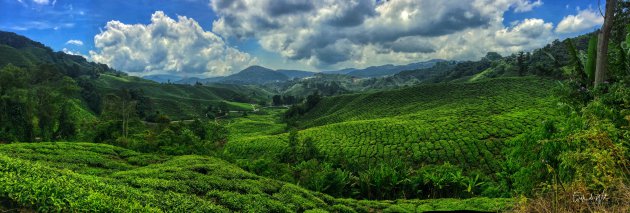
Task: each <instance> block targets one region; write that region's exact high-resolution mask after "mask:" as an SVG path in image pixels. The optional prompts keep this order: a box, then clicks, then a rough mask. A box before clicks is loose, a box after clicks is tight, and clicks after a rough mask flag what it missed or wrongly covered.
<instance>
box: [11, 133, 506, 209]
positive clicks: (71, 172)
mask: <svg viewBox="0 0 630 213" xmlns="http://www.w3.org/2000/svg"><path fill="white" fill-rule="evenodd" d="M0 181H1V182H2V183H3V184H2V186H1V187H0V204H1V205H0V210H3V211H4V210H10V209H15V208H20V209H22V210H23V211H28V209H32V210H36V211H42V212H47V211H68V212H233V211H240V212H305V211H307V212H308V211H311V212H328V211H330V212H374V211H386V212H400V211H404V212H416V211H429V210H479V211H498V210H505V209H507V208H510V206H511V205H512V200H511V199H487V198H475V199H470V200H463V201H458V200H451V199H444V200H422V201H421V200H399V201H388V202H375V201H357V200H351V199H336V198H333V197H331V196H328V195H324V194H321V193H315V192H311V191H308V190H304V189H302V188H300V187H298V186H295V185H293V184H287V183H283V182H280V181H276V180H272V179H269V178H264V177H260V176H257V175H253V174H250V173H248V172H245V171H243V170H242V169H240V168H238V167H236V166H233V165H231V164H229V163H227V162H226V161H224V160H220V159H217V158H213V157H203V156H194V155H188V156H165V155H155V154H141V153H137V152H134V151H131V150H126V149H123V148H118V147H114V146H110V145H104V144H94V143H63V142H59V143H36V144H19V143H17V144H10V145H0Z"/></svg>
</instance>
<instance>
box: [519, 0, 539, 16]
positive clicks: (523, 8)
mask: <svg viewBox="0 0 630 213" xmlns="http://www.w3.org/2000/svg"><path fill="white" fill-rule="evenodd" d="M542 5H543V2H542V1H541V0H536V1H535V2H530V1H517V2H515V6H514V12H517V13H522V12H529V11H531V10H533V9H534V8H535V7H540V6H542Z"/></svg>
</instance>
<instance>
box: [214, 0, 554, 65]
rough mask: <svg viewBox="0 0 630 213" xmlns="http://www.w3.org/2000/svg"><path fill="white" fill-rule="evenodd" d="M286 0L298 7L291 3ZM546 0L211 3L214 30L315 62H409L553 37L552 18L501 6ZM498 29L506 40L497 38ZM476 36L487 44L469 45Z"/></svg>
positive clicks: (524, 7) (471, 55)
mask: <svg viewBox="0 0 630 213" xmlns="http://www.w3.org/2000/svg"><path fill="white" fill-rule="evenodd" d="M288 5H293V6H295V8H297V10H299V11H292V10H289V9H287V7H288ZM540 5H542V2H541V1H540V0H536V1H530V0H470V1H461V0H441V1H432V0H390V1H376V0H322V1H307V0H211V3H210V6H211V7H212V9H213V10H214V11H215V12H216V13H217V15H218V17H219V18H218V19H217V20H215V21H214V23H213V32H216V33H218V34H219V35H221V36H223V37H225V38H229V37H232V38H238V39H244V38H255V39H257V40H258V42H259V43H260V45H261V47H262V48H264V49H265V50H268V51H272V52H276V53H279V54H280V55H281V56H282V57H284V58H286V59H290V60H295V61H301V62H303V63H306V64H307V65H311V66H315V67H331V66H332V67H343V66H370V65H377V64H379V63H407V62H412V61H418V60H422V59H430V58H438V57H441V58H446V59H457V60H462V59H477V58H480V57H482V56H483V55H485V52H483V51H486V50H492V51H497V52H504V53H505V52H508V51H511V50H514V49H518V50H520V49H525V48H530V47H531V46H532V44H533V43H536V44H537V43H539V41H547V40H549V38H548V37H549V36H551V35H552V33H550V32H551V31H552V28H553V27H552V25H551V24H550V23H545V22H544V21H542V20H524V21H522V23H519V24H518V25H517V26H511V27H505V26H504V25H503V24H502V22H503V14H504V13H505V12H507V11H510V10H513V11H514V12H526V11H530V10H532V9H533V8H535V7H538V6H540ZM550 26H551V29H550V28H549V27H550ZM495 37H498V38H499V39H501V40H503V42H498V41H494V40H495V39H494V38H495ZM524 38H529V39H531V40H529V41H528V40H524ZM509 39H516V40H518V41H508V40H509ZM445 42H454V43H445ZM469 42H477V43H469ZM478 43H482V44H485V45H488V46H487V47H482V48H479V49H467V48H463V47H466V46H477V44H478ZM443 56H444V57H443ZM455 57H458V58H455Z"/></svg>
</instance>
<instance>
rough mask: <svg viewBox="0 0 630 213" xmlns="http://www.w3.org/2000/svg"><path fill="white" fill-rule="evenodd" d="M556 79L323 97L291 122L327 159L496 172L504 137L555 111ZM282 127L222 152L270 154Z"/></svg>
mask: <svg viewBox="0 0 630 213" xmlns="http://www.w3.org/2000/svg"><path fill="white" fill-rule="evenodd" d="M553 84H554V82H553V81H552V80H548V79H541V78H534V77H531V78H508V79H495V80H488V81H481V82H478V83H467V84H436V85H425V86H416V87H412V88H405V89H401V90H393V91H384V92H376V93H368V94H356V95H342V96H336V97H330V98H325V99H323V100H322V101H321V102H320V103H319V104H318V105H317V106H316V107H315V108H314V109H312V110H311V111H309V112H308V113H307V114H305V115H304V116H303V117H298V118H297V119H296V120H295V121H297V122H295V123H297V124H298V126H299V127H301V128H302V130H301V131H300V133H299V135H300V137H301V139H302V140H304V139H306V138H311V139H313V140H314V141H315V144H316V146H317V147H318V148H319V150H320V152H321V153H322V154H323V155H324V156H325V158H326V159H327V161H328V162H338V161H353V162H356V163H359V164H362V165H368V166H367V167H369V165H377V164H379V163H382V162H384V161H388V160H391V159H400V160H404V161H406V162H408V163H411V165H414V166H416V167H420V166H422V165H430V164H441V163H444V162H450V163H453V164H457V165H458V166H461V167H463V168H469V169H479V170H482V171H485V172H487V173H489V174H493V173H495V172H497V169H498V168H500V165H499V162H501V161H502V159H503V149H504V142H505V140H506V139H509V138H512V137H514V136H516V135H519V134H521V133H523V132H526V131H528V130H530V129H532V128H533V127H535V126H537V125H539V124H540V123H541V122H542V121H544V120H545V119H548V118H550V117H553V116H554V115H553V114H552V111H553V108H554V104H553V103H554V100H553V98H551V88H552V87H553ZM287 137H288V136H287V134H273V135H268V136H260V135H258V136H256V137H237V138H233V139H232V140H230V142H229V143H228V144H227V145H226V149H225V152H227V153H230V154H233V155H236V156H241V157H243V158H251V157H254V158H255V157H260V156H263V155H266V156H269V155H271V156H273V155H277V154H279V153H280V152H282V150H283V149H285V148H286V146H287V145H286V144H287V143H286V141H287Z"/></svg>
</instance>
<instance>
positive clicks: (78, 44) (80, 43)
mask: <svg viewBox="0 0 630 213" xmlns="http://www.w3.org/2000/svg"><path fill="white" fill-rule="evenodd" d="M66 44H71V45H76V46H83V42H82V41H80V40H75V39H72V40H69V41H67V42H66Z"/></svg>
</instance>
